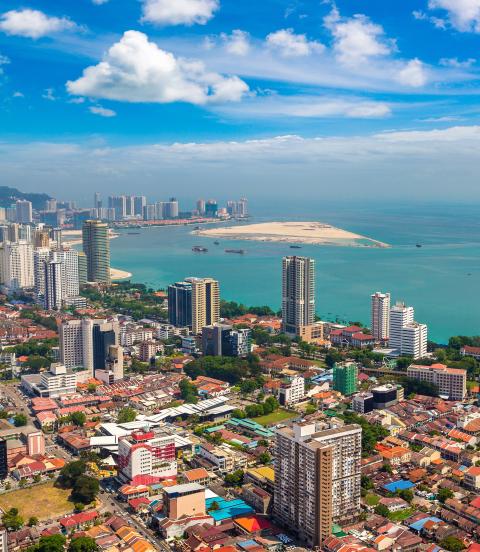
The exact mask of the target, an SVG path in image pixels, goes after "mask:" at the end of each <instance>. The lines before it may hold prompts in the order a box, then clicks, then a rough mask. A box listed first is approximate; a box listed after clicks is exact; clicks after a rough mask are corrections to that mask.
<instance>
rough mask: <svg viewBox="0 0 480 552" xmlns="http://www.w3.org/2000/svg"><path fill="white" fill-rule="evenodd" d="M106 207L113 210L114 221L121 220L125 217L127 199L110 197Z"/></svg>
mask: <svg viewBox="0 0 480 552" xmlns="http://www.w3.org/2000/svg"><path fill="white" fill-rule="evenodd" d="M108 207H109V208H110V209H114V211H115V220H122V219H123V218H125V217H126V216H127V198H126V197H125V196H124V195H122V196H110V197H109V198H108Z"/></svg>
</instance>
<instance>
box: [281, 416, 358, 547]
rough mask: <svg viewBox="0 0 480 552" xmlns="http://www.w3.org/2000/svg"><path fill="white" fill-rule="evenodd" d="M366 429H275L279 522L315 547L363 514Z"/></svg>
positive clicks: (297, 426)
mask: <svg viewBox="0 0 480 552" xmlns="http://www.w3.org/2000/svg"><path fill="white" fill-rule="evenodd" d="M361 455H362V429H361V427H360V426H358V425H356V424H352V425H346V426H343V427H340V428H329V429H325V426H323V427H321V426H320V424H318V426H317V425H316V424H315V423H309V422H303V423H299V424H293V426H292V427H284V428H281V429H278V430H277V432H276V455H275V501H274V509H273V516H274V518H275V520H276V521H277V522H278V523H280V524H281V525H283V526H284V527H287V528H288V529H290V530H292V531H294V532H295V533H296V534H297V535H298V537H299V539H300V540H302V541H303V542H305V543H306V544H307V545H308V546H309V547H310V548H313V547H321V546H322V544H323V542H324V540H325V539H326V538H328V537H329V536H330V535H331V534H332V527H333V524H334V523H336V524H340V525H344V524H348V523H351V522H354V521H355V520H356V519H357V517H358V515H359V513H360V487H361V484H360V480H361V471H360V461H361Z"/></svg>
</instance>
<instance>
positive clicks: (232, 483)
mask: <svg viewBox="0 0 480 552" xmlns="http://www.w3.org/2000/svg"><path fill="white" fill-rule="evenodd" d="M243 475H244V473H243V470H236V471H234V472H232V473H227V475H226V476H225V484H226V485H228V486H229V487H240V485H241V484H242V483H243Z"/></svg>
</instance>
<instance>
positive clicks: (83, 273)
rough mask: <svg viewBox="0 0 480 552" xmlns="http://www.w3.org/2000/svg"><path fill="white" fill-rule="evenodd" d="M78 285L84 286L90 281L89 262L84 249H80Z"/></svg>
mask: <svg viewBox="0 0 480 552" xmlns="http://www.w3.org/2000/svg"><path fill="white" fill-rule="evenodd" d="M77 253H78V285H79V286H80V287H82V286H84V285H85V284H86V283H87V282H88V262H87V256H86V255H85V253H84V252H83V251H78V252H77Z"/></svg>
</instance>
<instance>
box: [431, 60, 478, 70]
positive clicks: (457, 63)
mask: <svg viewBox="0 0 480 552" xmlns="http://www.w3.org/2000/svg"><path fill="white" fill-rule="evenodd" d="M475 63H477V60H476V59H475V58H468V59H464V60H459V59H458V58H442V59H441V60H440V61H439V64H440V65H442V66H443V67H454V68H455V69H468V68H469V67H471V66H472V65H475Z"/></svg>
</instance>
